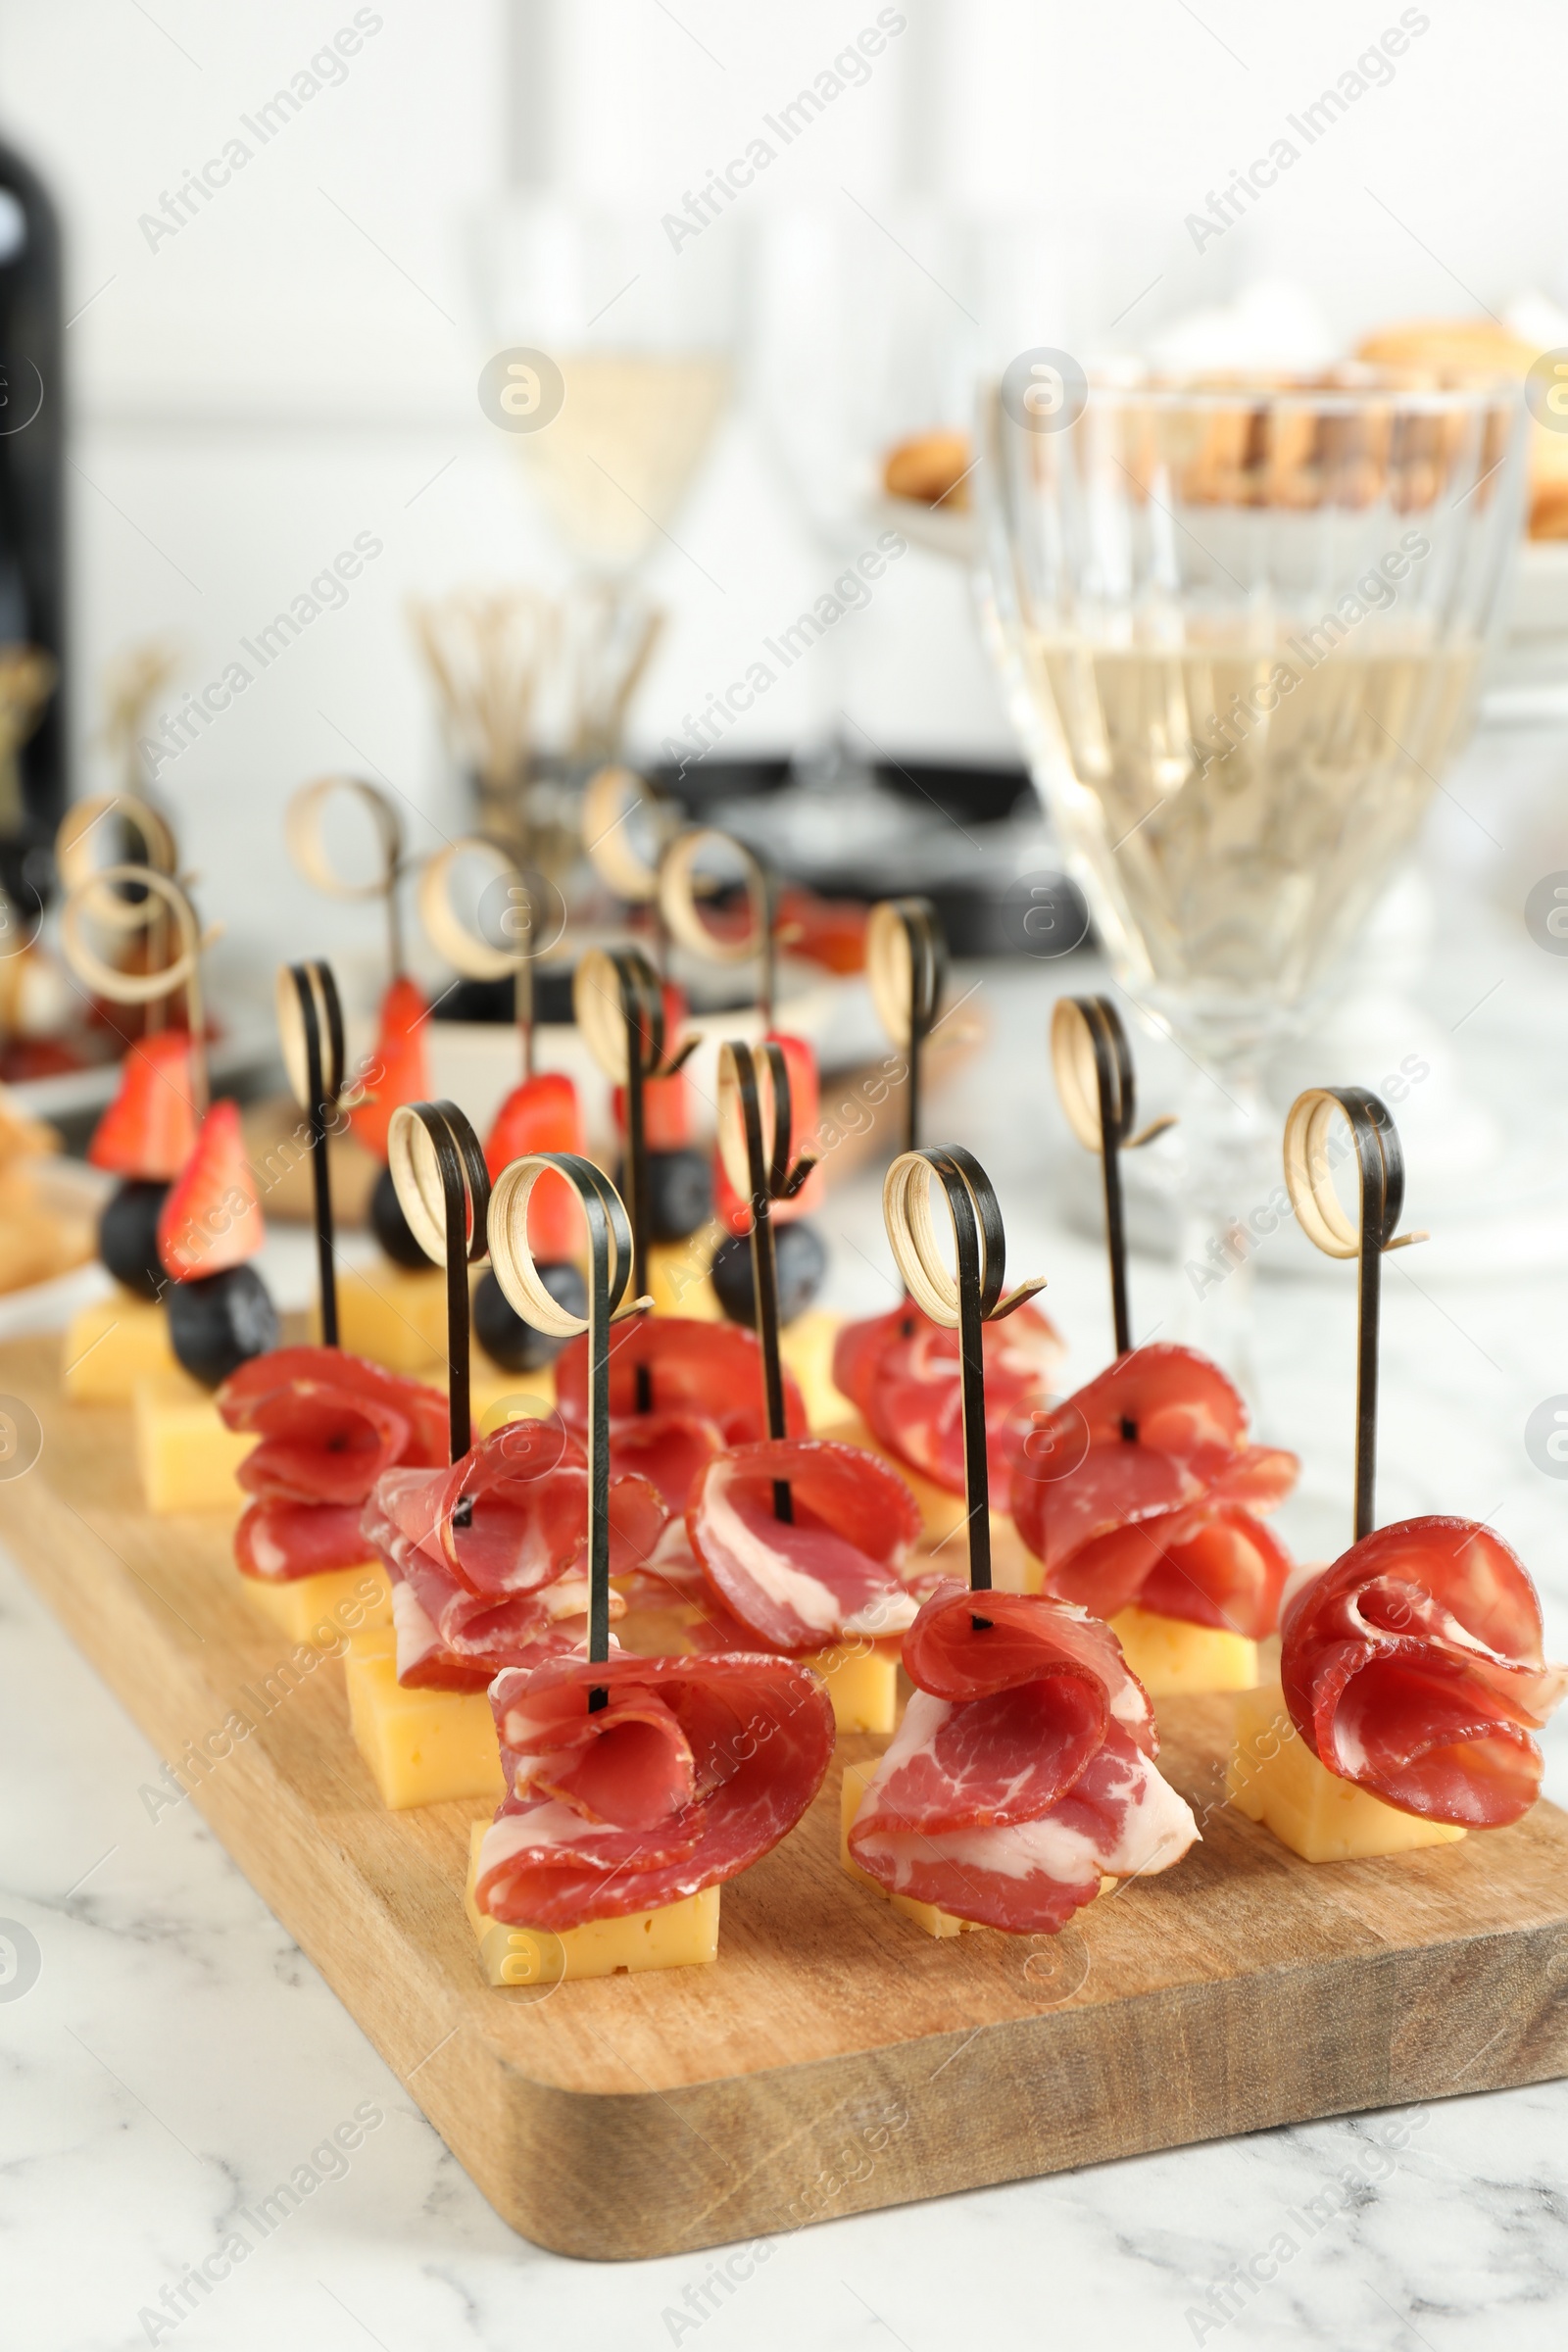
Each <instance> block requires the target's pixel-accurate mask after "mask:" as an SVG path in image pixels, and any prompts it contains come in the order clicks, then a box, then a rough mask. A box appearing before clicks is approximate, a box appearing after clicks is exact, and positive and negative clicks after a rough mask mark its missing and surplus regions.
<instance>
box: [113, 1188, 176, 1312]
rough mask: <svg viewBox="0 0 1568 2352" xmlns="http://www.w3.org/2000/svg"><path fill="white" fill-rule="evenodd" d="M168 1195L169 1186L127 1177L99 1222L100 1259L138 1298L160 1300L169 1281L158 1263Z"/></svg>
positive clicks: (118, 1280) (117, 1279) (116, 1278)
mask: <svg viewBox="0 0 1568 2352" xmlns="http://www.w3.org/2000/svg"><path fill="white" fill-rule="evenodd" d="M168 1192H169V1187H168V1185H167V1184H145V1183H143V1182H142V1180H141V1179H140V1178H139V1177H135V1176H131V1177H127V1179H126V1180H125V1182H124V1183H123V1185H122V1186H121V1187H120V1189H119V1191H118V1192H116V1193H114V1194H113V1195H112V1196H111V1197H110V1199H109V1200H108V1201H106V1202H105V1203H104V1213H103V1215H102V1216H101V1217H100V1218H99V1220H98V1254H99V1256H100V1257H101V1258H102V1260H103V1262H104V1264H105V1265H106V1266H107V1267H108V1268H109V1271H110V1273H111V1274H112V1275H113V1276H114V1278H115V1280H116V1281H117V1282H123V1284H124V1286H125V1288H126V1290H127V1291H134V1292H135V1294H136V1296H137V1298H138V1299H157V1298H159V1297H160V1296H161V1295H162V1293H163V1291H164V1288H165V1286H166V1283H167V1280H168V1278H167V1276H166V1275H165V1273H164V1269H163V1267H162V1266H161V1265H160V1264H159V1262H158V1212H159V1210H160V1209H161V1208H162V1207H163V1205H164V1201H165V1199H166V1197H167V1195H168Z"/></svg>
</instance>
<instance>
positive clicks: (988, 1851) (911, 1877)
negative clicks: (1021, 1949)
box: [849, 1581, 1198, 1936]
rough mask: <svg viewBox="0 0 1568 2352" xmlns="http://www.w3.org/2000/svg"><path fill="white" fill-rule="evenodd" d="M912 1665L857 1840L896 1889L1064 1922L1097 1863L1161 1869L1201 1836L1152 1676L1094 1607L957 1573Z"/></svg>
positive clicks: (876, 1874) (923, 1618)
mask: <svg viewBox="0 0 1568 2352" xmlns="http://www.w3.org/2000/svg"><path fill="white" fill-rule="evenodd" d="M904 1663H905V1667H906V1669H907V1672H908V1674H909V1677H910V1679H911V1681H912V1682H913V1683H914V1684H915V1685H916V1690H915V1692H914V1695H913V1697H912V1698H911V1699H910V1701H909V1704H908V1706H907V1709H906V1710H905V1716H904V1721H903V1723H902V1724H901V1725H900V1727H899V1730H898V1732H897V1733H896V1735H895V1737H894V1739H893V1742H892V1744H891V1745H890V1747H889V1748H888V1750H887V1752H886V1754H885V1755H884V1756H883V1758H882V1761H881V1763H880V1765H879V1766H878V1767H877V1770H876V1774H875V1776H874V1778H873V1779H872V1780H871V1782H870V1784H869V1786H868V1787H867V1789H866V1792H865V1796H864V1798H863V1800H862V1802H861V1805H860V1808H859V1811H858V1814H857V1815H856V1818H855V1821H854V1823H853V1825H852V1827H851V1830H850V1837H849V1843H850V1851H851V1853H852V1854H853V1855H854V1857H855V1859H856V1861H857V1862H858V1864H859V1866H860V1868H861V1869H862V1870H864V1871H866V1872H867V1873H868V1874H869V1875H870V1876H871V1877H872V1878H873V1879H875V1880H876V1881H877V1883H878V1885H879V1886H882V1887H886V1888H887V1890H888V1892H889V1893H890V1894H904V1895H908V1896H910V1897H911V1898H912V1899H913V1900H914V1901H916V1902H924V1903H936V1904H937V1905H939V1906H940V1908H941V1909H942V1910H944V1911H948V1912H951V1913H953V1914H954V1916H955V1917H956V1918H958V1919H968V1920H973V1921H975V1922H976V1923H977V1924H978V1925H980V1926H982V1927H992V1928H1005V1929H1007V1930H1008V1931H1010V1932H1011V1933H1012V1934H1015V1935H1026V1934H1036V1935H1048V1936H1049V1935H1054V1934H1055V1933H1056V1931H1057V1930H1058V1929H1060V1928H1062V1927H1064V1926H1065V1925H1066V1923H1067V1921H1068V1920H1069V1919H1070V1918H1071V1917H1072V1915H1073V1913H1074V1912H1075V1911H1077V1910H1080V1909H1081V1908H1082V1906H1083V1905H1084V1904H1085V1903H1089V1902H1092V1901H1093V1900H1094V1898H1095V1896H1096V1895H1097V1894H1098V1893H1099V1892H1100V1887H1101V1880H1102V1877H1103V1876H1105V1875H1110V1876H1113V1877H1116V1878H1133V1877H1142V1876H1145V1875H1147V1874H1149V1873H1152V1872H1155V1871H1161V1870H1167V1869H1169V1867H1170V1865H1171V1864H1172V1863H1173V1862H1176V1861H1179V1860H1180V1858H1181V1856H1182V1855H1183V1854H1184V1853H1185V1852H1186V1851H1187V1849H1188V1847H1189V1846H1190V1845H1191V1844H1192V1843H1193V1841H1194V1839H1195V1838H1197V1836H1198V1825H1197V1823H1196V1822H1195V1821H1194V1819H1193V1816H1192V1813H1191V1811H1190V1810H1189V1808H1188V1806H1187V1805H1186V1804H1185V1803H1184V1802H1183V1800H1182V1798H1181V1797H1180V1796H1178V1795H1177V1793H1176V1791H1175V1789H1172V1788H1171V1787H1170V1785H1169V1784H1168V1782H1166V1781H1165V1780H1163V1779H1162V1778H1161V1776H1160V1774H1159V1773H1158V1772H1157V1771H1156V1770H1155V1767H1154V1762H1153V1758H1154V1755H1155V1753H1156V1751H1157V1747H1158V1740H1157V1736H1156V1733H1155V1730H1154V1719H1153V1713H1152V1709H1151V1707H1150V1703H1149V1699H1148V1696H1147V1694H1146V1693H1145V1691H1144V1689H1143V1686H1142V1684H1141V1683H1139V1682H1138V1681H1137V1680H1136V1679H1135V1678H1134V1676H1133V1675H1132V1674H1131V1673H1130V1672H1129V1671H1128V1668H1127V1665H1126V1662H1125V1660H1124V1659H1123V1657H1122V1654H1121V1647H1120V1644H1119V1643H1118V1642H1117V1641H1116V1638H1115V1636H1114V1635H1113V1634H1112V1633H1111V1632H1110V1630H1109V1628H1108V1627H1107V1626H1104V1625H1103V1624H1101V1623H1100V1622H1099V1621H1098V1620H1096V1619H1094V1618H1091V1617H1086V1616H1085V1615H1084V1614H1083V1613H1082V1612H1081V1611H1080V1610H1078V1609H1075V1608H1070V1607H1068V1606H1067V1605H1066V1604H1064V1603H1063V1602H1061V1601H1054V1600H1048V1599H1043V1598H1040V1597H1038V1596H1037V1595H1034V1594H1031V1593H971V1592H970V1591H969V1590H968V1588H967V1587H966V1586H963V1585H959V1584H956V1583H954V1582H952V1581H949V1582H947V1583H946V1584H944V1585H943V1586H942V1587H941V1588H939V1590H938V1591H937V1592H936V1593H933V1594H932V1596H931V1598H930V1599H929V1600H928V1601H927V1602H926V1603H925V1605H924V1607H923V1608H922V1609H921V1611H920V1614H919V1616H918V1617H917V1618H916V1620H915V1622H914V1624H913V1626H912V1627H911V1628H910V1630H909V1632H908V1634H907V1636H906V1638H905V1643H904Z"/></svg>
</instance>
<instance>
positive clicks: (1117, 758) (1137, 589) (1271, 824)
mask: <svg viewBox="0 0 1568 2352" xmlns="http://www.w3.org/2000/svg"><path fill="white" fill-rule="evenodd" d="M980 443H981V476H982V480H981V487H980V500H981V507H982V515H983V527H984V536H985V548H986V561H985V571H986V579H985V586H984V591H983V595H984V600H985V604H986V607H987V616H988V619H989V621H990V623H991V628H990V632H989V633H990V634H991V636H992V638H993V642H994V644H995V646H996V649H997V651H998V653H999V655H1000V658H1001V661H1002V665H1003V673H1004V677H1005V683H1006V687H1007V690H1008V696H1009V701H1010V705H1011V709H1012V713H1013V718H1014V722H1015V724H1016V726H1017V728H1018V731H1019V733H1020V735H1021V737H1022V739H1023V743H1024V746H1025V749H1026V752H1027V756H1028V759H1029V761H1030V765H1031V769H1032V771H1033V775H1034V779H1035V783H1036V786H1037V788H1038V790H1039V791H1040V793H1041V794H1042V796H1043V797H1044V799H1045V801H1046V802H1047V804H1048V806H1049V807H1050V809H1051V810H1052V812H1053V814H1054V818H1055V820H1056V824H1057V826H1058V828H1059V831H1060V833H1061V836H1062V839H1063V842H1064V844H1065V847H1066V851H1067V855H1068V859H1069V863H1070V866H1071V869H1072V872H1073V874H1074V877H1075V878H1076V879H1077V880H1078V881H1079V882H1080V883H1081V884H1082V886H1083V888H1084V890H1085V891H1086V892H1087V894H1088V897H1089V901H1090V904H1091V906H1092V907H1093V909H1094V913H1095V917H1096V920H1097V923H1098V926H1099V930H1100V936H1101V939H1102V942H1103V946H1104V949H1105V952H1106V955H1107V956H1108V958H1109V961H1110V965H1111V970H1112V972H1113V974H1114V977H1115V980H1116V982H1117V983H1118V984H1119V986H1120V987H1121V988H1122V989H1123V990H1124V991H1125V992H1126V994H1127V995H1128V996H1129V997H1130V998H1131V999H1132V1000H1133V1001H1134V1003H1135V1004H1136V1005H1138V1006H1139V1007H1140V1008H1141V1009H1142V1011H1143V1012H1144V1013H1145V1015H1146V1016H1147V1017H1148V1019H1149V1020H1151V1021H1152V1023H1153V1025H1154V1026H1155V1027H1156V1028H1157V1029H1159V1030H1161V1031H1162V1032H1163V1033H1164V1034H1165V1035H1166V1036H1168V1037H1169V1038H1170V1039H1171V1040H1172V1041H1173V1043H1174V1044H1175V1045H1176V1046H1177V1047H1179V1048H1180V1049H1181V1051H1182V1052H1183V1053H1184V1054H1186V1055H1187V1056H1188V1057H1189V1059H1190V1060H1191V1061H1192V1062H1193V1063H1194V1064H1195V1065H1196V1073H1197V1074H1195V1078H1194V1082H1193V1085H1192V1087H1191V1089H1190V1099H1189V1103H1188V1105H1187V1107H1186V1110H1185V1112H1184V1121H1183V1126H1184V1134H1185V1142H1186V1158H1187V1169H1186V1194H1185V1201H1184V1209H1183V1216H1182V1220H1181V1243H1180V1262H1181V1265H1182V1267H1183V1270H1184V1274H1185V1276H1186V1279H1185V1280H1182V1281H1180V1282H1179V1283H1178V1296H1179V1297H1181V1298H1182V1299H1184V1300H1185V1301H1186V1302H1187V1310H1188V1311H1187V1314H1186V1326H1187V1330H1188V1332H1189V1334H1190V1336H1192V1337H1194V1338H1196V1339H1198V1340H1200V1341H1201V1344H1202V1345H1203V1346H1204V1347H1206V1348H1208V1351H1209V1352H1210V1353H1211V1354H1214V1355H1216V1356H1217V1357H1218V1358H1219V1360H1220V1361H1222V1362H1225V1363H1227V1365H1228V1367H1229V1368H1230V1369H1232V1370H1233V1371H1234V1372H1236V1373H1238V1374H1239V1375H1240V1376H1242V1377H1243V1379H1244V1381H1245V1380H1246V1379H1247V1378H1248V1376H1249V1371H1250V1367H1249V1365H1248V1362H1247V1335H1248V1328H1249V1323H1250V1299H1249V1298H1248V1290H1249V1274H1248V1271H1247V1266H1246V1248H1247V1245H1245V1244H1243V1242H1242V1240H1241V1235H1242V1232H1243V1231H1244V1230H1245V1228H1246V1224H1247V1219H1248V1217H1249V1215H1250V1214H1251V1213H1252V1212H1254V1211H1256V1210H1258V1209H1259V1208H1261V1207H1262V1206H1263V1204H1265V1203H1266V1202H1267V1201H1269V1199H1270V1197H1271V1195H1272V1194H1273V1193H1274V1191H1275V1190H1276V1188H1277V1185H1278V1177H1279V1170H1278V1154H1277V1145H1276V1138H1275V1136H1274V1133H1273V1127H1272V1125H1271V1123H1270V1122H1269V1120H1268V1118H1267V1116H1266V1114H1265V1111H1264V1108H1263V1105H1262V1102H1261V1097H1260V1090H1259V1074H1260V1068H1261V1065H1262V1064H1263V1062H1264V1061H1265V1059H1266V1057H1267V1055H1268V1054H1269V1053H1270V1051H1271V1050H1272V1049H1273V1048H1274V1047H1275V1046H1276V1045H1277V1044H1278V1043H1279V1042H1280V1041H1281V1040H1282V1039H1283V1038H1284V1037H1285V1036H1286V1035H1288V1034H1289V1033H1290V1032H1291V1031H1292V1029H1293V1028H1294V1027H1296V1026H1298V1025H1299V1024H1300V1023H1301V1022H1303V1020H1304V1019H1305V1018H1306V1017H1307V1015H1308V1014H1309V1011H1310V1008H1311V1006H1312V1004H1313V1002H1314V999H1315V997H1316V994H1317V992H1318V991H1319V989H1320V988H1321V986H1322V984H1323V983H1324V981H1325V979H1326V978H1327V977H1328V976H1330V975H1331V974H1332V972H1333V969H1334V967H1335V965H1336V964H1337V963H1338V962H1339V961H1340V959H1341V958H1342V956H1344V954H1345V952H1346V950H1347V949H1348V946H1349V944H1350V943H1351V941H1352V940H1353V938H1354V936H1355V934H1356V932H1357V930H1358V929H1359V928H1360V926H1361V924H1362V922H1363V921H1364V919H1365V917H1366V916H1367V914H1368V913H1369V911H1370V910H1371V908H1372V907H1373V905H1374V904H1375V902H1376V901H1377V899H1378V898H1379V896H1380V894H1381V893H1382V891H1383V889H1384V887H1385V885H1386V884H1387V882H1388V881H1389V879H1390V876H1391V874H1392V872H1393V870H1394V868H1395V866H1396V864H1397V861H1398V859H1399V858H1400V856H1401V855H1402V853H1403V852H1404V851H1405V850H1406V849H1407V848H1408V846H1409V845H1410V843H1411V841H1412V839H1413V837H1414V835H1415V832H1416V830H1417V827H1418V825H1419V823H1420V820H1421V817H1422V813H1423V811H1424V810H1425V809H1426V807H1427V804H1428V802H1429V800H1430V799H1431V797H1432V794H1433V792H1434V791H1435V790H1436V788H1437V783H1438V778H1439V777H1440V775H1441V773H1442V771H1443V769H1444V767H1445V765H1446V763H1447V761H1448V760H1450V759H1451V758H1452V756H1453V754H1454V753H1455V751H1456V750H1457V749H1458V747H1459V746H1460V745H1461V744H1462V743H1463V741H1464V739H1465V736H1466V735H1467V733H1468V731H1469V728H1470V725H1471V723H1472V720H1473V717H1474V713H1475V707H1476V700H1477V690H1478V684H1479V678H1480V671H1481V664H1482V656H1483V652H1484V649H1485V645H1486V641H1487V638H1488V634H1489V631H1490V629H1491V627H1492V624H1493V621H1494V618H1495V614H1496V613H1497V610H1498V602H1499V591H1500V589H1501V586H1502V584H1503V582H1504V580H1505V578H1506V575H1507V572H1508V567H1509V564H1510V561H1511V558H1512V555H1513V551H1514V548H1515V546H1516V544H1517V541H1518V536H1519V517H1520V504H1521V491H1522V474H1523V456H1524V448H1525V432H1524V417H1523V409H1522V404H1521V402H1520V399H1519V396H1518V393H1517V390H1516V389H1514V388H1513V387H1507V386H1503V385H1501V384H1496V383H1490V382H1473V383H1470V384H1467V385H1463V386H1459V387H1448V388H1442V387H1438V386H1436V385H1433V384H1425V385H1423V384H1420V383H1418V382H1414V381H1412V380H1411V378H1410V377H1409V376H1408V375H1406V376H1404V377H1403V378H1402V379H1401V378H1400V377H1397V376H1396V375H1393V374H1380V373H1377V372H1375V371H1373V370H1370V369H1367V368H1355V369H1344V370H1337V371H1334V372H1332V373H1330V374H1328V375H1326V376H1323V377H1320V378H1316V379H1312V380H1300V381H1290V380H1282V379H1278V378H1274V379H1269V380H1266V381H1265V380H1261V379H1259V380H1250V379H1242V378H1233V379H1230V380H1228V381H1218V380H1210V381H1206V382H1205V381H1172V380H1162V379H1158V378H1154V377H1151V376H1149V375H1147V374H1146V373H1143V372H1142V371H1139V372H1138V373H1136V374H1133V373H1131V371H1129V378H1128V379H1125V380H1122V381H1097V382H1090V381H1088V380H1087V379H1086V377H1085V375H1084V373H1083V371H1082V369H1081V368H1078V367H1077V365H1076V364H1075V363H1074V361H1073V360H1072V359H1071V357H1070V355H1068V354H1066V353H1063V352H1052V351H1035V352H1026V353H1024V354H1022V355H1021V356H1020V358H1019V359H1017V360H1015V361H1014V362H1013V363H1012V364H1011V365H1010V366H1009V368H1007V369H1006V370H1005V372H1004V374H1003V375H1002V377H1001V379H1000V381H997V382H995V383H991V384H989V385H987V386H986V387H985V388H984V389H983V391H982V395H981V401H980ZM1251 1230H1252V1232H1253V1233H1255V1232H1256V1230H1257V1228H1256V1227H1255V1226H1253V1228H1252V1229H1251Z"/></svg>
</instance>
